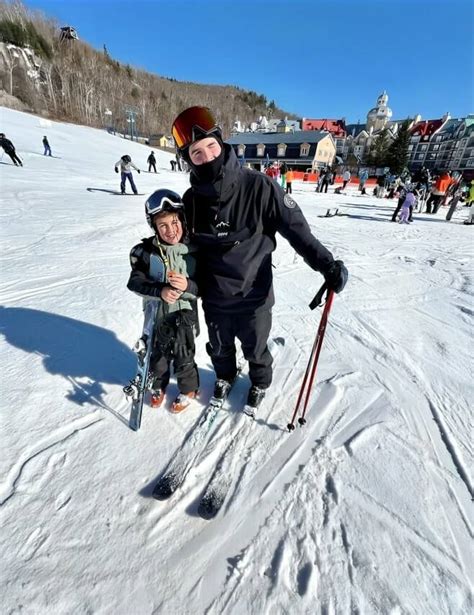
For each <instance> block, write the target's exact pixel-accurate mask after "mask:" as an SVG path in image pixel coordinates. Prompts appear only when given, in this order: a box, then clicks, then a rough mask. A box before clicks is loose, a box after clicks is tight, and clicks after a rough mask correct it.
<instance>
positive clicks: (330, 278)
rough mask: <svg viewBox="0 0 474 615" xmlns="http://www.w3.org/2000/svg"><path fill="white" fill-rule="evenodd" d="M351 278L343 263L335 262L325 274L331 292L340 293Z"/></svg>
mask: <svg viewBox="0 0 474 615" xmlns="http://www.w3.org/2000/svg"><path fill="white" fill-rule="evenodd" d="M348 277H349V272H348V271H347V269H346V266H345V265H344V263H343V262H342V261H334V262H333V263H332V264H331V265H330V266H329V269H328V270H327V271H326V272H325V274H324V278H325V280H326V284H327V286H328V288H329V290H333V291H334V292H335V293H340V292H341V290H342V289H343V288H344V286H345V285H346V282H347V278H348Z"/></svg>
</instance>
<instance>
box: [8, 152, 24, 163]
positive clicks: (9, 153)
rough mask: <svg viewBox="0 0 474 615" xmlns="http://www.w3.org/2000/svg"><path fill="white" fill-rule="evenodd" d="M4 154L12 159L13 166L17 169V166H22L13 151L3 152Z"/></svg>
mask: <svg viewBox="0 0 474 615" xmlns="http://www.w3.org/2000/svg"><path fill="white" fill-rule="evenodd" d="M5 154H8V155H9V156H10V158H11V159H12V162H13V164H14V165H15V166H16V167H17V166H18V165H20V167H22V166H23V163H22V161H21V160H20V159H19V158H18V156H17V153H16V152H15V150H8V151H6V152H5Z"/></svg>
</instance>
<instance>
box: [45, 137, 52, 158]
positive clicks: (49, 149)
mask: <svg viewBox="0 0 474 615" xmlns="http://www.w3.org/2000/svg"><path fill="white" fill-rule="evenodd" d="M43 147H44V154H43V155H44V156H51V146H50V144H49V141H48V137H47V136H46V135H45V136H44V137H43Z"/></svg>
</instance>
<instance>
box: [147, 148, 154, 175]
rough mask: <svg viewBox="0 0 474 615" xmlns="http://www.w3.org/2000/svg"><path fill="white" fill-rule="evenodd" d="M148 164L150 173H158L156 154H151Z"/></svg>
mask: <svg viewBox="0 0 474 615" xmlns="http://www.w3.org/2000/svg"><path fill="white" fill-rule="evenodd" d="M146 161H147V162H148V173H151V170H152V169H153V170H154V171H155V173H156V158H155V153H154V152H151V154H150V155H149V156H148V158H147V160H146Z"/></svg>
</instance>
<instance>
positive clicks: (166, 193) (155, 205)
mask: <svg viewBox="0 0 474 615" xmlns="http://www.w3.org/2000/svg"><path fill="white" fill-rule="evenodd" d="M183 208H184V204H183V201H182V199H181V197H180V196H179V194H178V193H177V192H174V191H173V190H168V188H160V189H159V190H155V192H153V193H152V194H150V196H149V197H148V198H147V200H146V202H145V216H146V221H147V222H148V226H149V227H150V228H151V229H152V230H153V231H156V229H155V227H154V225H153V218H154V217H155V216H156V214H159V213H161V212H163V211H167V212H171V213H175V214H178V216H179V218H180V220H181V223H182V224H183V227H184V215H183V213H184V211H183ZM183 231H184V228H183Z"/></svg>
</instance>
